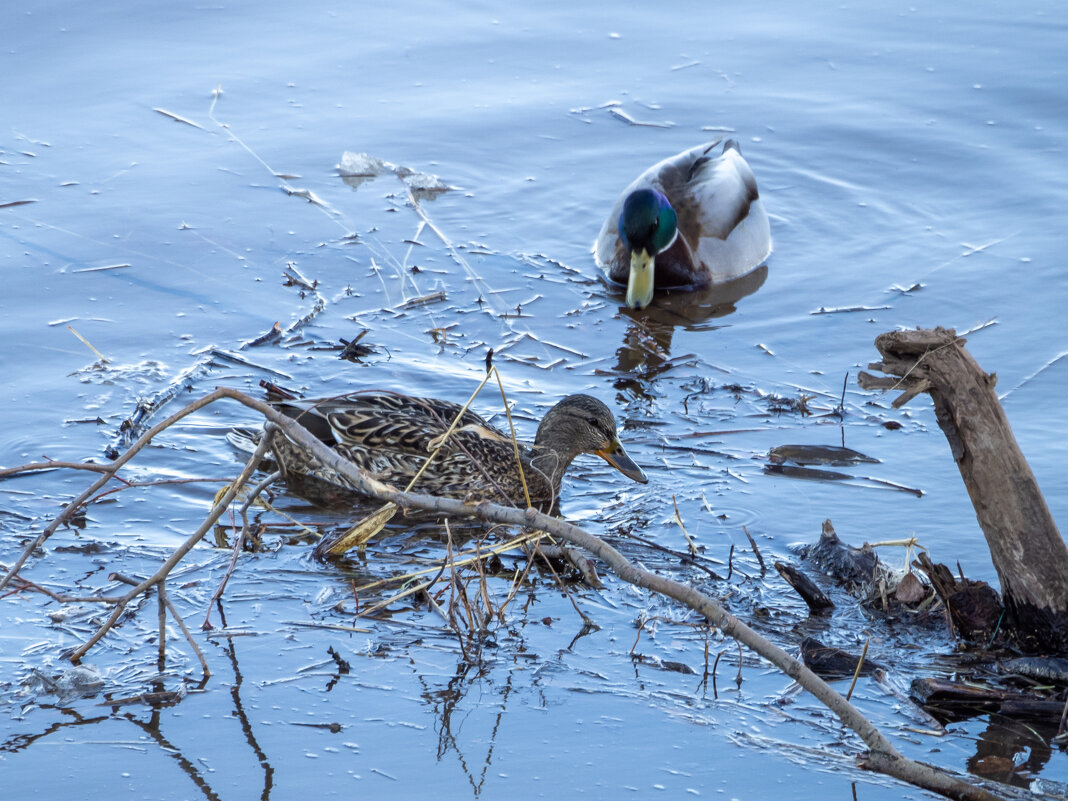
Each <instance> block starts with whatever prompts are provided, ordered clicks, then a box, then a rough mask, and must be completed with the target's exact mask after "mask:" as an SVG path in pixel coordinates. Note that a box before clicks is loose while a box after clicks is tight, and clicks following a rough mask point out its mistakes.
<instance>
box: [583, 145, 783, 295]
mask: <svg viewBox="0 0 1068 801" xmlns="http://www.w3.org/2000/svg"><path fill="white" fill-rule="evenodd" d="M718 144H719V141H718V140H717V141H715V142H710V143H709V144H705V145H701V146H699V147H695V148H692V149H690V150H687V151H685V152H684V153H679V154H678V155H677V156H672V157H671V158H669V159H664V160H663V161H661V162H660V163H659V164H654V165H653V166H652V167H650V168H649V169H647V170H646V171H645V172H643V173H642V174H641V175H640V176H638V179H637V180H636V181H634V183H632V184H631V185H630V186H628V187H627V188H626V189H625V190H624V191H623V194H622V195H620V197H619V200H617V201H616V205H615V206H614V207H613V208H612V213H611V214H609V215H608V219H607V220H606V221H605V223H604V225H603V226H601V233H600V235H599V236H598V237H597V245H596V247H595V249H594V253H595V256H596V259H597V263H598V264H599V265H600V266H601V268H602V269H604V270H606V271H607V272H608V277H609V278H610V279H611V280H612V281H615V282H616V283H619V284H626V285H627V306H629V307H630V308H633V309H643V308H645V307H646V306H648V305H649V303H650V301H652V299H653V288H654V287H656V288H669V287H672V288H679V289H700V288H702V287H705V286H708V285H709V284H712V283H719V282H723V281H728V280H731V279H733V278H738V277H740V276H742V275H745V274H746V273H748V272H749V271H750V270H752V269H754V268H755V267H758V266H760V264H761V263H762V262H763V261H764V259H766V258H767V257H768V254H769V253H771V231H770V228H769V225H768V215H767V212H765V211H764V204H763V203H761V202H760V193H759V192H757V185H756V179H755V178H754V177H753V171H752V170H750V169H749V165H748V164H746V162H745V159H744V158H742V153H741V151H740V150H739V149H738V144H737V143H736V142H735V141H734V140H733V139H728V140H727V141H726V142H724V144H723V150H722V151H721V152H720V153H719V155H715V154H713V153H712V150H713V149H714V148H715V147H716V146H717V145H718ZM654 266H655V268H656V270H655V276H654V269H653V268H654Z"/></svg>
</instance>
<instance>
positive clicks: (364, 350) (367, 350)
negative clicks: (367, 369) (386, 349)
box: [338, 328, 378, 362]
mask: <svg viewBox="0 0 1068 801" xmlns="http://www.w3.org/2000/svg"><path fill="white" fill-rule="evenodd" d="M369 330H370V329H368V328H365V329H364V330H363V331H361V332H360V333H359V334H357V335H356V337H355V339H353V340H351V341H349V342H346V341H345V340H344V339H342V340H341V344H342V345H344V346H345V347H344V348H342V350H341V353H339V354H338V358H339V359H344V360H345V361H347V362H359V361H360V359H362V358H364V357H366V356H370V355H371V354H372V353H377V352H378V349H377V348H375V346H374V345H361V344H360V340H361V339H363V338H364V337H365V336H367V333H368V331H369Z"/></svg>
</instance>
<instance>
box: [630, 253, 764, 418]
mask: <svg viewBox="0 0 1068 801" xmlns="http://www.w3.org/2000/svg"><path fill="white" fill-rule="evenodd" d="M767 278H768V267H767V265H766V264H764V265H761V266H760V267H758V268H757V269H755V270H753V271H752V272H751V273H748V274H747V275H744V276H742V277H741V278H737V279H735V280H733V281H727V282H725V283H722V284H713V285H712V286H710V287H708V288H707V289H703V290H700V291H697V292H663V293H660V294H658V295H657V296H656V299H655V300H654V301H653V303H652V304H650V305H649V306H648V307H646V308H644V309H640V310H638V309H628V308H620V310H619V313H620V314H621V315H623V316H625V317H627V318H629V320H630V323H629V325H628V326H627V333H626V334H625V335H624V337H623V344H622V345H621V346H620V347H619V348H618V349H617V350H616V368H615V373H616V380H615V382H614V386H615V388H616V389H617V390H619V391H622V392H626V393H628V394H630V395H632V396H637V397H643V398H648V397H649V396H648V391H647V386H648V382H650V381H652V380H653V379H655V378H656V377H657V376H659V375H660V374H662V373H664V372H666V371H667V370H669V369H671V367H672V366H673V365H674V364H675V363H676V362H677V361H679V360H682V359H685V358H686V356H685V355H683V356H676V357H674V358H672V355H671V340H672V338H673V337H674V334H675V328H676V327H682V328H685V329H687V330H691V331H714V330H715V329H717V328H720V327H721V326H722V325H723V323H716V322H714V321H717V320H720V319H721V318H724V317H726V316H727V315H729V314H731V313H733V312H734V310H735V309H736V308H737V304H738V302H739V301H741V300H742V299H743V298H745V297H748V296H749V295H752V294H753V293H754V292H756V291H757V290H758V289H760V287H762V286H763V285H764V282H765V281H766V280H767ZM613 288H614V287H613Z"/></svg>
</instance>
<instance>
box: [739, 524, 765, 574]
mask: <svg viewBox="0 0 1068 801" xmlns="http://www.w3.org/2000/svg"><path fill="white" fill-rule="evenodd" d="M742 531H744V532H745V536H746V537H748V538H749V544H750V545H752V546H753V553H755V554H756V558H757V561H758V562H760V577H761V578H764V576H765V575H766V574H767V572H768V566H767V565H765V564H764V557H763V556H761V555H760V549H759V548H758V547H757V544H756V541H755V540H753V535H752V534H750V533H749V529H748V528H746V527H745V526H742Z"/></svg>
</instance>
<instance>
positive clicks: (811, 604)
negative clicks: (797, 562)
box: [775, 562, 834, 672]
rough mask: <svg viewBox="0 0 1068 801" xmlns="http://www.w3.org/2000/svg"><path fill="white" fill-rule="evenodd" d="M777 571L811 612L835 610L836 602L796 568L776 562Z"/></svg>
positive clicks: (818, 612) (817, 613) (821, 612)
mask: <svg viewBox="0 0 1068 801" xmlns="http://www.w3.org/2000/svg"><path fill="white" fill-rule="evenodd" d="M775 569H776V570H778V571H779V575H780V576H782V577H783V580H784V581H786V583H787V584H789V585H790V586H791V587H793V588H794V591H795V592H796V593H797V594H798V595H800V596H801V599H802V600H803V601H804V602H805V603H806V604H808V608H809V611H810V612H812V613H813V614H816V615H819V614H823V613H824V612H827V611H828V610H830V609H834V601H832V600H831V599H830V598H828V597H827V596H826V595H825V594H824V592H823V590H821V589H820V588H819V587H817V586H816V582H814V581H813V580H812V579H810V578H809V577H808V576H806V575H805V574H804V573H802V572H801V571H800V570H798V569H797V568H796V567H794V566H793V565H788V564H786V563H785V562H776V563H775ZM817 672H818V671H817Z"/></svg>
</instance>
